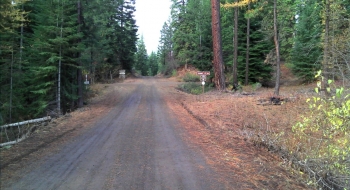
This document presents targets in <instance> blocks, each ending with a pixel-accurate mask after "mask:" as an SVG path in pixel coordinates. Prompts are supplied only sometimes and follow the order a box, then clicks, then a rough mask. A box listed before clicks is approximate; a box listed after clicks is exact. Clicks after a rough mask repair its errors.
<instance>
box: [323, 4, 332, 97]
mask: <svg viewBox="0 0 350 190" xmlns="http://www.w3.org/2000/svg"><path fill="white" fill-rule="evenodd" d="M329 10H330V5H329V0H325V14H326V15H325V17H326V18H325V32H324V45H323V64H322V67H323V73H322V75H323V80H322V88H323V90H324V92H325V95H326V96H330V94H329V92H328V91H327V88H328V87H329V85H328V79H329V72H330V71H329V70H330V69H329Z"/></svg>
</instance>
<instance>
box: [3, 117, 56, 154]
mask: <svg viewBox="0 0 350 190" xmlns="http://www.w3.org/2000/svg"><path fill="white" fill-rule="evenodd" d="M50 120H51V117H50V116H47V117H43V118H38V119H32V120H27V121H22V122H17V123H11V124H7V125H3V126H0V129H1V131H3V130H5V133H6V128H9V127H18V130H19V132H20V131H21V130H20V126H21V125H29V124H32V123H39V122H44V121H50ZM32 129H34V128H33V127H30V129H29V130H27V131H26V132H25V131H23V130H22V134H21V135H20V136H19V135H18V138H16V140H13V141H9V142H4V143H1V144H0V147H4V146H8V145H13V144H16V143H19V142H21V141H23V140H24V139H26V138H27V137H28V136H29V135H30V133H31V132H32ZM6 135H7V134H6Z"/></svg>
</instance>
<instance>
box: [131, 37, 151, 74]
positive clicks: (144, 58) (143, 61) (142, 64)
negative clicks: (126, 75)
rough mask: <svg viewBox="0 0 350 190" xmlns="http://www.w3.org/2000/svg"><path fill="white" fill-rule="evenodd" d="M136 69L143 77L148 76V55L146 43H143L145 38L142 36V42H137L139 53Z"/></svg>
mask: <svg viewBox="0 0 350 190" xmlns="http://www.w3.org/2000/svg"><path fill="white" fill-rule="evenodd" d="M134 68H135V70H136V71H137V72H138V73H139V74H141V75H142V76H147V75H148V73H147V72H148V69H149V66H148V55H147V50H146V46H145V42H144V41H143V36H141V38H140V40H139V41H138V42H137V52H136V53H135V65H134Z"/></svg>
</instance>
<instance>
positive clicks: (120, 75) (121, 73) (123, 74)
mask: <svg viewBox="0 0 350 190" xmlns="http://www.w3.org/2000/svg"><path fill="white" fill-rule="evenodd" d="M119 78H122V79H123V80H124V79H125V70H119Z"/></svg>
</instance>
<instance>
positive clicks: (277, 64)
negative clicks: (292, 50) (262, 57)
mask: <svg viewBox="0 0 350 190" xmlns="http://www.w3.org/2000/svg"><path fill="white" fill-rule="evenodd" d="M273 31H274V41H275V48H276V85H275V92H274V95H275V96H279V91H280V77H281V65H280V45H279V38H278V28H277V0H274V3H273Z"/></svg>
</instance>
